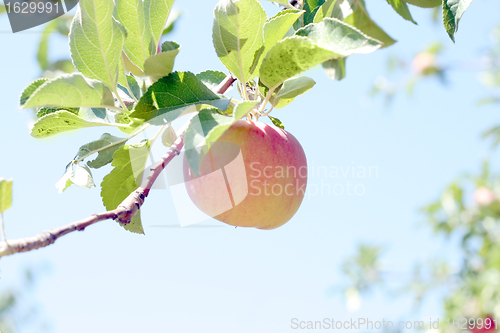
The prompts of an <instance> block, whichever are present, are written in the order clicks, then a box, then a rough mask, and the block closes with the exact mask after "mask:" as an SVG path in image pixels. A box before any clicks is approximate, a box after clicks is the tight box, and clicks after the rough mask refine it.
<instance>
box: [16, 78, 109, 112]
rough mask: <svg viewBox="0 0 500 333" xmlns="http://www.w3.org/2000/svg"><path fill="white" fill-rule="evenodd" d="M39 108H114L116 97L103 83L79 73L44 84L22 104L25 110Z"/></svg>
mask: <svg viewBox="0 0 500 333" xmlns="http://www.w3.org/2000/svg"><path fill="white" fill-rule="evenodd" d="M30 87H31V86H30ZM21 102H22V98H21ZM38 106H56V107H80V106H88V107H102V106H113V107H114V97H113V94H112V93H111V90H109V88H108V87H107V86H105V85H104V84H103V83H102V82H99V81H97V80H91V79H87V78H85V77H83V75H81V74H78V73H75V74H64V75H61V76H60V77H58V78H56V79H53V80H50V81H48V82H45V83H43V84H42V85H41V86H39V87H38V88H37V89H36V91H35V92H33V93H32V94H31V95H30V97H29V98H28V99H27V100H26V101H25V103H23V104H21V107H22V108H24V109H25V108H32V107H38Z"/></svg>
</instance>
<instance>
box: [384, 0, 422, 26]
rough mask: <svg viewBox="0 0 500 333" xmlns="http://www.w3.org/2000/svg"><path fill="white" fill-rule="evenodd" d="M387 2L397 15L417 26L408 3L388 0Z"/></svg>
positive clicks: (400, 0) (399, 0) (401, 0)
mask: <svg viewBox="0 0 500 333" xmlns="http://www.w3.org/2000/svg"><path fill="white" fill-rule="evenodd" d="M387 2H388V3H389V5H391V6H392V8H393V9H394V10H395V11H396V13H398V14H399V15H401V17H402V18H404V19H405V20H407V21H410V22H413V23H415V24H417V22H415V20H414V19H413V17H412V16H411V13H410V9H409V8H408V5H407V4H406V2H404V1H403V0H387Z"/></svg>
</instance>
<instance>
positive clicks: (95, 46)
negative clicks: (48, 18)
mask: <svg viewBox="0 0 500 333" xmlns="http://www.w3.org/2000/svg"><path fill="white" fill-rule="evenodd" d="M113 8H114V2H113V0H85V1H82V2H80V5H79V6H78V10H77V11H76V14H75V17H74V19H73V23H72V24H71V31H70V35H69V45H70V51H71V58H72V59H73V63H74V65H75V67H76V68H77V69H78V71H80V72H81V73H82V74H83V75H85V76H86V77H88V78H91V79H96V80H99V81H102V82H104V83H105V84H107V85H108V86H109V87H110V88H111V89H112V90H113V91H114V90H115V89H116V85H117V83H118V78H119V74H120V72H121V71H123V61H122V48H123V45H124V42H125V37H126V35H127V32H126V30H125V28H124V27H123V26H122V25H121V24H120V23H118V21H116V20H115V19H114V18H113ZM123 85H125V83H124V84H123Z"/></svg>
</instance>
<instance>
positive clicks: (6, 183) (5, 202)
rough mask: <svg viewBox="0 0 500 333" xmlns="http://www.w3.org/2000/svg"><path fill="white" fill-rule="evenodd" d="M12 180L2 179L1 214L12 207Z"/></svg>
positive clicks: (0, 192) (0, 179)
mask: <svg viewBox="0 0 500 333" xmlns="http://www.w3.org/2000/svg"><path fill="white" fill-rule="evenodd" d="M12 183H13V182H12V180H5V179H3V178H0V213H3V212H5V211H6V210H7V209H9V208H10V207H12Z"/></svg>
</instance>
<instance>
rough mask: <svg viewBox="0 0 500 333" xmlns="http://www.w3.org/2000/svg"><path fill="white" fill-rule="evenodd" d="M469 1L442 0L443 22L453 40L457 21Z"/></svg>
mask: <svg viewBox="0 0 500 333" xmlns="http://www.w3.org/2000/svg"><path fill="white" fill-rule="evenodd" d="M471 3H472V0H443V24H444V28H445V29H446V32H448V35H449V36H450V38H451V40H452V41H453V42H455V34H456V33H457V31H458V23H459V22H460V19H461V18H462V15H463V14H464V13H465V10H466V9H467V8H468V7H469V5H470V4H471Z"/></svg>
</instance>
